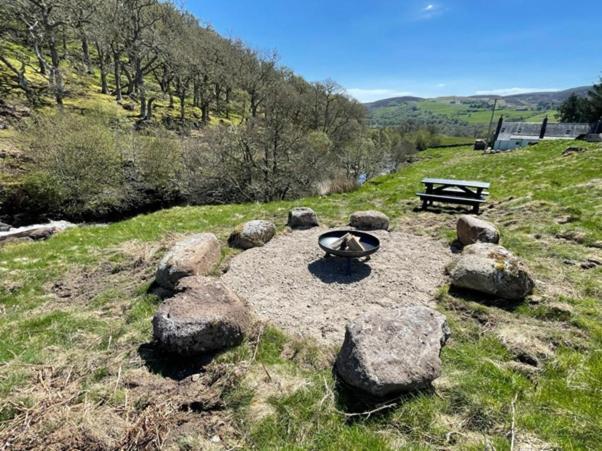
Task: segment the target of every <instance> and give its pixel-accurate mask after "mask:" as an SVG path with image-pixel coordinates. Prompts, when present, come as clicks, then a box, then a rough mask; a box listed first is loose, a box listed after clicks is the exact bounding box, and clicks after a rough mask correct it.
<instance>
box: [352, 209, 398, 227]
mask: <svg viewBox="0 0 602 451" xmlns="http://www.w3.org/2000/svg"><path fill="white" fill-rule="evenodd" d="M349 225H350V226H351V227H355V228H356V229H360V230H388V229H389V217H388V216H387V215H385V214H384V213H381V212H380V211H375V210H368V211H356V212H355V213H353V214H352V215H351V217H350V218H349Z"/></svg>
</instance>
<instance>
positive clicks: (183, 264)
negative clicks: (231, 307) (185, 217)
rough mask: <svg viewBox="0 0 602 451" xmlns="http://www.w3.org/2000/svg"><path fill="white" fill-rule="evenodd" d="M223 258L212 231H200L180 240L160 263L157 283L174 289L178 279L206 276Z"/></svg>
mask: <svg viewBox="0 0 602 451" xmlns="http://www.w3.org/2000/svg"><path fill="white" fill-rule="evenodd" d="M220 258H221V246H220V244H219V241H218V240H217V238H216V236H215V235H213V234H212V233H199V234H195V235H191V236H189V237H187V238H185V239H183V240H181V241H178V242H177V243H175V244H174V245H173V247H172V248H171V249H170V250H169V251H168V252H167V254H165V256H164V257H163V258H162V259H161V262H160V263H159V267H158V268H157V273H156V275H155V280H156V282H157V284H158V285H159V286H161V287H163V288H166V289H168V290H173V289H174V288H175V286H176V284H177V282H178V280H180V279H182V278H184V277H189V276H204V275H207V274H209V273H210V272H211V270H213V268H215V266H216V265H217V264H218V263H219V261H220Z"/></svg>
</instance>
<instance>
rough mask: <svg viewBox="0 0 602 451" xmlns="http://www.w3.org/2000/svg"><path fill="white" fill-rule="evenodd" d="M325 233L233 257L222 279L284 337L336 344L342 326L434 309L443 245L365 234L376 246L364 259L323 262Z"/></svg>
mask: <svg viewBox="0 0 602 451" xmlns="http://www.w3.org/2000/svg"><path fill="white" fill-rule="evenodd" d="M325 231H326V229H323V228H313V229H309V230H300V231H294V232H289V233H285V234H281V235H278V236H277V237H275V238H274V239H272V240H271V241H270V242H269V243H267V244H266V245H265V246H263V247H258V248H253V249H249V250H247V251H245V252H242V253H241V254H239V255H237V256H235V257H234V258H233V259H232V260H231V262H230V267H229V270H228V272H226V273H225V274H224V275H223V276H222V280H223V282H224V283H225V284H226V285H228V286H229V287H230V288H231V289H233V290H234V291H235V292H236V293H237V294H238V295H239V296H241V297H243V298H245V299H246V300H247V301H248V303H249V305H250V307H251V309H252V310H253V311H254V313H255V314H256V315H257V316H258V317H259V319H261V320H264V321H268V322H271V323H273V324H275V325H277V326H278V327H280V328H282V329H283V330H284V331H286V332H287V333H289V334H291V335H297V336H301V337H313V338H315V339H317V340H318V341H319V342H322V343H329V344H340V343H342V341H343V338H344V334H345V324H346V323H347V322H348V321H350V320H353V319H354V318H356V317H357V316H358V315H361V314H363V313H368V312H370V313H378V312H382V311H383V310H385V309H390V308H394V307H396V306H400V305H411V304H427V305H431V306H432V305H433V304H434V300H433V296H434V295H435V292H436V290H437V288H438V287H439V286H441V285H442V284H443V283H444V282H445V280H446V278H445V274H444V272H445V266H446V265H447V263H448V262H449V261H450V260H451V257H452V254H451V252H450V250H449V248H448V247H447V246H446V245H445V243H444V242H442V241H436V240H434V239H432V238H428V237H424V236H417V235H411V234H408V233H403V232H386V231H374V232H371V233H372V234H374V235H375V236H377V237H378V238H379V239H380V241H381V247H380V250H379V251H378V252H377V253H376V254H374V255H373V256H372V258H371V260H370V261H368V262H366V263H362V262H359V261H354V262H353V265H352V272H351V273H350V274H347V271H346V260H345V259H341V258H337V257H329V258H324V252H323V251H322V250H321V249H320V248H319V247H318V237H319V235H320V234H321V233H324V232H325Z"/></svg>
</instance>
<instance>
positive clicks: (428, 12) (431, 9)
mask: <svg viewBox="0 0 602 451" xmlns="http://www.w3.org/2000/svg"><path fill="white" fill-rule="evenodd" d="M444 11H445V8H444V7H443V6H442V5H441V4H438V3H428V4H427V5H425V6H424V8H422V9H420V13H419V14H418V19H420V20H428V19H432V18H433V17H435V16H438V15H440V14H442V13H443V12H444Z"/></svg>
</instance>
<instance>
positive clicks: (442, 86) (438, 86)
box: [437, 83, 447, 88]
mask: <svg viewBox="0 0 602 451" xmlns="http://www.w3.org/2000/svg"><path fill="white" fill-rule="evenodd" d="M446 86H447V85H446V84H445V83H437V88H445V87H446Z"/></svg>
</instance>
